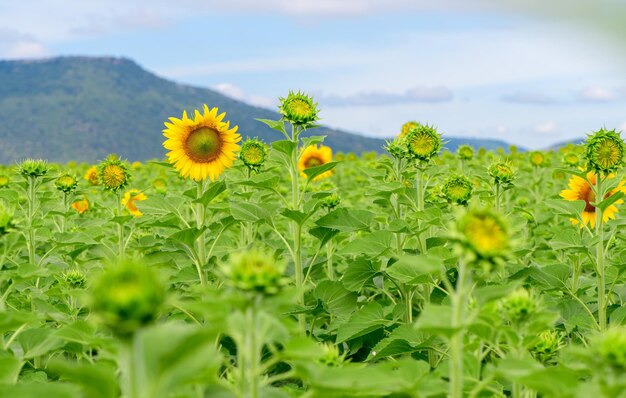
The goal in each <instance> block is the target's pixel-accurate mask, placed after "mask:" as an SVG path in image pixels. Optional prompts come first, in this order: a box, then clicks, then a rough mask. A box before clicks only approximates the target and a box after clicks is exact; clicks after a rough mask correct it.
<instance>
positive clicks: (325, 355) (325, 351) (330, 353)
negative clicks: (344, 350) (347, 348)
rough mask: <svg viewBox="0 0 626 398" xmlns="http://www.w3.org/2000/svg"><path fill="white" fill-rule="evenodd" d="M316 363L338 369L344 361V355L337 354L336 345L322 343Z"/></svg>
mask: <svg viewBox="0 0 626 398" xmlns="http://www.w3.org/2000/svg"><path fill="white" fill-rule="evenodd" d="M318 361H319V362H320V363H321V364H322V365H326V366H328V367H338V366H341V364H342V363H343V362H344V361H345V355H342V354H340V353H339V348H337V346H336V345H334V344H331V343H323V344H322V356H321V357H319V359H318Z"/></svg>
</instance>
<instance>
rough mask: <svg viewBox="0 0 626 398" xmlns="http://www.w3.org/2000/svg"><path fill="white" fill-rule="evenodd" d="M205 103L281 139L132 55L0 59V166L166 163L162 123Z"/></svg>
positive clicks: (244, 112)
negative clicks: (35, 160)
mask: <svg viewBox="0 0 626 398" xmlns="http://www.w3.org/2000/svg"><path fill="white" fill-rule="evenodd" d="M205 103H206V104H208V105H210V106H211V107H212V106H217V107H218V108H219V109H220V111H225V112H226V119H227V120H230V121H231V125H238V126H239V132H240V133H241V134H242V136H244V138H245V136H250V137H255V136H256V137H259V138H260V139H263V140H265V141H266V142H272V141H275V140H278V139H281V138H282V137H281V136H280V134H279V133H277V132H276V131H274V130H271V129H270V128H269V127H267V126H265V125H263V124H262V123H260V122H258V121H256V120H255V119H259V118H260V119H278V118H279V114H278V113H277V112H275V111H272V110H269V109H266V108H261V107H258V106H254V105H250V104H247V103H244V102H241V101H238V100H235V99H233V98H230V97H228V96H226V95H223V94H221V93H219V92H217V91H215V90H212V89H209V88H202V87H195V86H190V85H186V84H181V83H178V82H174V81H171V80H168V79H165V78H162V77H160V76H158V75H156V74H154V73H152V72H150V71H148V70H146V69H144V68H143V67H142V66H140V65H139V64H137V63H136V62H135V61H133V60H131V59H129V58H125V57H108V56H107V57H89V56H63V57H49V58H41V59H32V60H31V59H29V60H10V61H9V60H0V120H1V121H2V123H0V162H2V163H9V162H15V161H19V160H21V159H23V158H26V157H41V158H44V159H48V160H50V161H55V162H57V161H58V162H66V161H69V160H76V161H86V162H95V161H97V160H99V159H102V158H104V157H105V156H106V155H107V154H108V153H117V154H119V155H120V156H122V157H124V158H127V159H129V160H146V159H154V158H163V156H164V155H165V152H166V151H165V149H164V148H163V147H162V143H163V141H164V138H163V136H162V130H163V122H164V121H166V120H167V118H168V117H170V116H177V117H178V116H180V114H181V113H182V110H183V109H187V110H188V111H190V110H193V109H200V108H201V106H202V105H203V104H205ZM307 134H308V135H326V136H327V138H326V144H327V145H329V146H331V147H332V148H333V149H334V150H335V151H344V152H350V151H351V152H356V153H359V152H363V151H378V152H382V150H383V149H382V146H383V145H384V143H385V141H384V139H381V138H372V137H366V136H362V135H358V134H356V133H351V132H346V131H343V130H341V129H334V128H330V127H327V126H322V127H319V128H316V129H312V130H310V131H308V132H307ZM444 138H445V139H446V140H447V141H448V143H447V145H446V147H447V148H448V149H450V150H455V149H456V147H457V146H458V145H459V144H462V143H463V144H465V143H467V144H470V145H473V146H475V147H478V146H484V147H486V148H487V149H495V148H497V147H504V148H507V147H508V144H507V143H505V142H502V141H499V140H481V139H472V138H467V139H465V138H457V137H448V136H445V137H444Z"/></svg>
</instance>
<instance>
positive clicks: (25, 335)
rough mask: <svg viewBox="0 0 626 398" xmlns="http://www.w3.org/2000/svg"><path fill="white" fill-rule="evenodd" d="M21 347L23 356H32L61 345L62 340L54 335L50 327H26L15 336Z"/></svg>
mask: <svg viewBox="0 0 626 398" xmlns="http://www.w3.org/2000/svg"><path fill="white" fill-rule="evenodd" d="M17 340H18V341H19V343H20V345H21V346H22V349H23V350H24V354H23V357H24V358H26V359H28V358H34V357H38V356H41V355H44V354H47V353H49V352H50V351H54V350H57V349H59V348H61V347H63V344H64V343H63V341H62V340H61V339H60V338H58V337H56V336H55V335H54V331H53V330H51V329H47V328H46V329H43V328H42V329H28V330H25V331H23V332H22V333H20V335H19V336H18V337H17Z"/></svg>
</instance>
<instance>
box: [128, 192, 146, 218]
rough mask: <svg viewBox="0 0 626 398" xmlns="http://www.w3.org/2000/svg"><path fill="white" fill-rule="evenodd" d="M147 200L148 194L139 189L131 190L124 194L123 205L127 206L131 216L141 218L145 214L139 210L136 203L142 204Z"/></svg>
mask: <svg viewBox="0 0 626 398" xmlns="http://www.w3.org/2000/svg"><path fill="white" fill-rule="evenodd" d="M146 199H148V197H147V196H146V194H144V193H143V192H141V191H139V190H138V189H131V190H130V191H128V192H126V193H125V194H124V197H123V198H122V205H123V206H126V208H127V209H128V212H129V213H130V214H132V215H133V216H135V217H139V216H142V215H143V213H142V212H141V211H140V210H139V209H138V208H137V204H136V202H140V201H142V200H146Z"/></svg>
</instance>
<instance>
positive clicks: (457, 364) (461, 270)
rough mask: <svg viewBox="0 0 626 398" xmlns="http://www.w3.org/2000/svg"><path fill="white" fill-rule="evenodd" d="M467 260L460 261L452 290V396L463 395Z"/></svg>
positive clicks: (459, 397) (460, 396)
mask: <svg viewBox="0 0 626 398" xmlns="http://www.w3.org/2000/svg"><path fill="white" fill-rule="evenodd" d="M465 268H466V266H465V261H464V260H461V261H459V266H458V277H457V281H456V290H455V291H454V292H451V294H452V296H451V297H450V299H451V302H452V319H451V325H452V327H453V328H454V329H455V330H454V332H453V333H454V334H453V335H452V337H451V338H450V354H449V355H450V386H449V387H450V391H449V396H450V398H462V397H463V326H462V322H463V306H464V305H465V301H464V298H465V282H466V281H465V279H466V269H465Z"/></svg>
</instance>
